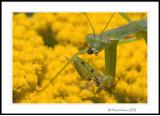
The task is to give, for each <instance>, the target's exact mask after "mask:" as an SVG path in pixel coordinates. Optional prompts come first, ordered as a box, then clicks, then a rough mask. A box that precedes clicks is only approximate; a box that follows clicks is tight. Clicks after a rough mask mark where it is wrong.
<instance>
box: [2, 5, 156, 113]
mask: <svg viewBox="0 0 160 116" xmlns="http://www.w3.org/2000/svg"><path fill="white" fill-rule="evenodd" d="M62 11H66V12H86V11H88V12H89V11H93V12H94V11H97V12H104V11H105V12H113V11H116V12H118V11H121V12H123V11H124V12H147V13H148V103H147V104H116V105H114V104H12V81H11V80H12V74H11V72H12V67H11V64H12V13H13V12H62ZM158 46H159V45H158V2H2V113H110V114H111V113H115V114H117V113H118V114H121V113H127V114H128V113H158V110H159V109H158V103H159V99H158V82H159V81H158ZM112 108H113V109H114V110H116V109H131V108H136V112H129V111H128V112H122V111H118V112H114V111H110V112H109V109H112Z"/></svg>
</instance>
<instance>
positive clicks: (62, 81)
mask: <svg viewBox="0 0 160 116" xmlns="http://www.w3.org/2000/svg"><path fill="white" fill-rule="evenodd" d="M88 15H89V17H90V20H91V22H92V23H93V27H94V29H95V32H96V33H101V31H102V30H103V28H104V26H105V24H106V23H107V19H109V17H110V16H111V15H112V14H111V13H88ZM128 15H129V16H130V17H131V19H133V20H137V19H141V18H142V17H143V16H144V15H146V14H144V13H129V14H128ZM99 17H102V18H99ZM117 19H119V20H117ZM124 24H127V21H126V20H125V19H123V18H122V17H121V16H120V15H119V14H118V13H117V14H116V15H115V17H114V18H113V20H112V21H111V23H110V24H109V27H108V29H111V28H115V27H119V26H120V25H124ZM90 33H92V29H91V27H90V25H89V23H88V21H87V20H86V18H85V17H84V15H82V14H81V13H34V14H27V13H26V14H25V13H17V14H14V15H13V79H12V80H13V102H14V103H99V102H100V103H146V102H147V48H146V44H145V42H144V40H142V39H140V40H137V41H134V42H131V43H127V44H121V45H119V46H118V48H117V49H118V54H117V69H116V85H115V87H114V89H113V92H112V94H111V93H109V92H107V91H104V90H102V91H101V92H100V93H98V94H95V88H96V86H95V85H93V86H89V87H87V85H88V82H87V81H85V80H82V79H81V77H80V76H79V75H78V73H77V72H76V71H75V69H74V68H73V66H72V65H71V64H70V65H69V66H68V67H67V68H66V69H65V70H64V71H63V72H62V73H61V74H60V75H59V77H58V78H57V79H56V80H55V81H54V82H53V83H51V84H50V85H49V86H48V87H47V88H46V89H45V90H44V91H40V92H38V91H37V88H41V87H44V86H45V85H46V84H48V82H49V81H50V80H51V79H52V78H53V77H54V76H55V75H56V74H57V72H58V71H59V70H60V69H61V68H62V67H63V65H64V64H65V63H66V62H67V60H66V58H65V56H67V57H70V58H71V57H72V56H73V55H74V54H76V53H77V52H78V51H79V50H80V49H83V48H85V47H87V45H86V42H85V36H86V35H87V34H90ZM82 57H83V59H85V60H86V61H89V63H90V64H92V65H93V66H94V67H96V68H97V70H99V71H101V72H102V71H103V70H104V62H103V59H104V52H103V51H102V52H100V53H99V54H98V56H94V55H88V54H85V55H82Z"/></svg>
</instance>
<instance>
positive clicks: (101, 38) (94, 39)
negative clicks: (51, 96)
mask: <svg viewBox="0 0 160 116" xmlns="http://www.w3.org/2000/svg"><path fill="white" fill-rule="evenodd" d="M83 14H84V15H85V16H86V18H87V20H88V21H89V24H90V26H91V27H92V30H93V34H89V35H88V36H87V37H86V41H87V43H88V45H89V48H88V49H85V50H81V51H79V52H78V53H77V54H75V55H74V56H73V57H72V58H67V60H68V62H67V63H66V64H65V65H64V66H63V67H62V69H61V70H60V71H59V72H58V73H57V74H56V75H55V76H54V77H53V78H52V79H51V80H50V82H49V83H48V84H47V85H46V86H45V87H43V88H42V89H40V91H42V90H44V89H45V88H47V87H48V86H49V85H50V84H51V83H52V82H53V81H54V80H55V79H56V78H57V77H58V76H59V75H60V73H61V72H62V71H63V70H64V69H65V68H66V67H67V65H68V64H70V63H72V64H73V66H74V68H75V69H76V71H77V72H78V74H79V75H80V77H81V78H82V79H84V80H87V81H90V80H93V81H94V82H95V83H96V85H97V92H99V91H101V90H107V89H109V88H111V87H112V86H113V85H114V84H115V75H116V74H115V72H116V53H117V45H118V44H121V43H126V42H131V41H134V40H136V39H138V38H141V37H143V38H144V40H145V42H146V44H147V19H146V18H144V19H140V20H137V21H131V19H130V18H129V17H128V16H127V15H126V14H125V13H119V14H120V15H121V16H122V17H123V18H125V19H126V20H127V21H128V22H129V23H128V24H126V25H123V26H120V27H118V28H114V29H111V30H108V31H106V32H105V30H106V28H107V26H108V24H109V23H110V21H111V20H112V18H113V17H114V15H115V13H113V15H112V16H111V18H110V19H109V21H108V23H107V24H106V26H105V28H104V29H103V31H102V33H101V34H95V31H94V28H93V26H92V24H91V22H90V19H89V17H88V16H87V14H85V13H83ZM130 34H135V35H136V36H135V37H134V38H129V39H125V37H127V36H128V35H130ZM102 50H105V71H104V75H103V74H101V73H99V72H98V71H97V70H96V69H95V68H94V67H93V66H91V65H90V64H89V63H87V62H86V61H85V60H83V59H82V58H80V57H78V55H80V54H84V53H87V54H95V55H97V54H98V53H99V52H100V51H102Z"/></svg>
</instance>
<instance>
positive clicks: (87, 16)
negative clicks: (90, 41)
mask: <svg viewBox="0 0 160 116" xmlns="http://www.w3.org/2000/svg"><path fill="white" fill-rule="evenodd" d="M83 14H84V15H85V16H86V18H87V20H88V22H89V24H90V26H91V28H92V31H93V34H94V38H95V36H96V33H95V31H94V28H93V25H92V23H91V21H90V19H89V17H88V15H87V14H86V13H83Z"/></svg>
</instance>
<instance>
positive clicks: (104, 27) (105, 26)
mask: <svg viewBox="0 0 160 116" xmlns="http://www.w3.org/2000/svg"><path fill="white" fill-rule="evenodd" d="M114 15H115V12H114V13H113V15H112V16H111V18H110V19H109V21H108V23H107V24H106V26H105V27H104V29H103V31H102V33H101V38H102V36H103V33H104V31H105V30H106V28H107V26H108V24H109V23H110V21H111V20H112V18H113V17H114Z"/></svg>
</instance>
